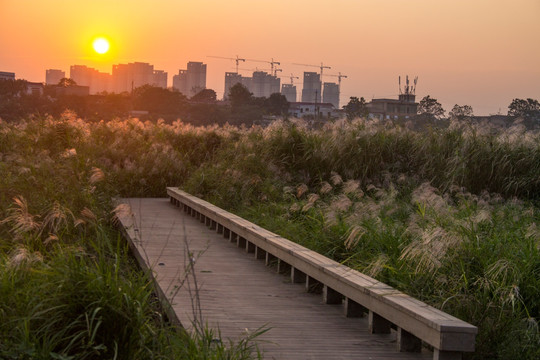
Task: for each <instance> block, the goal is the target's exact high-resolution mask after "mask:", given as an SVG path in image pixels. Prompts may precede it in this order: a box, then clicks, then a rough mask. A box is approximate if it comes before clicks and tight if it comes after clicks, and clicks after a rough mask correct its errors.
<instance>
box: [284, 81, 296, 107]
mask: <svg viewBox="0 0 540 360" xmlns="http://www.w3.org/2000/svg"><path fill="white" fill-rule="evenodd" d="M281 95H283V96H285V98H287V101H288V102H290V103H293V102H296V86H295V85H293V84H283V85H282V86H281Z"/></svg>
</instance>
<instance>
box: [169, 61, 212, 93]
mask: <svg viewBox="0 0 540 360" xmlns="http://www.w3.org/2000/svg"><path fill="white" fill-rule="evenodd" d="M173 88H175V89H177V90H178V91H180V92H181V93H182V94H184V95H186V96H188V97H192V96H193V95H195V94H197V93H198V92H200V91H201V90H203V89H206V64H203V63H202V62H195V61H190V62H188V63H187V70H179V71H178V75H174V76H173Z"/></svg>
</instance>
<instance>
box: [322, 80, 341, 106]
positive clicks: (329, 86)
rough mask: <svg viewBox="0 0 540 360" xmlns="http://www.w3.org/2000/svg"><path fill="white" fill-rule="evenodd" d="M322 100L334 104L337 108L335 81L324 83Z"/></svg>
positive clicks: (337, 94)
mask: <svg viewBox="0 0 540 360" xmlns="http://www.w3.org/2000/svg"><path fill="white" fill-rule="evenodd" d="M323 88H324V91H323V102H324V103H330V104H332V105H334V108H336V109H339V85H338V84H336V83H328V82H325V83H324V87H323Z"/></svg>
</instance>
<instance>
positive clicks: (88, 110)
mask: <svg viewBox="0 0 540 360" xmlns="http://www.w3.org/2000/svg"><path fill="white" fill-rule="evenodd" d="M75 86H77V84H76V83H75V82H74V81H73V80H72V79H62V80H60V82H59V84H58V85H54V86H51V85H45V86H44V90H43V95H37V94H28V93H27V91H26V89H27V82H26V81H25V80H0V118H1V119H3V120H4V121H16V120H18V119H24V118H27V117H28V116H30V115H40V116H46V115H51V116H54V117H58V116H59V115H60V114H61V113H62V112H64V111H65V110H66V109H69V110H72V111H74V112H75V113H77V115H78V116H80V117H81V118H83V119H85V120H88V121H99V120H111V119H114V118H117V117H126V116H128V115H129V114H130V112H131V111H133V110H142V111H146V112H148V114H146V115H142V118H143V119H148V120H157V119H159V118H163V119H165V120H168V121H174V120H176V119H181V120H182V121H185V122H189V123H192V124H194V125H209V124H214V123H217V124H225V123H227V122H228V123H230V124H236V125H239V124H248V125H249V124H252V123H253V122H256V121H258V120H261V119H263V118H264V117H265V116H287V114H288V110H289V102H288V101H287V99H286V98H285V96H283V95H281V94H277V93H276V94H272V95H270V97H268V98H266V97H254V96H253V94H252V93H250V92H249V91H248V90H247V88H245V87H244V86H243V85H241V84H237V85H235V86H233V87H232V88H231V90H230V92H229V94H228V95H229V96H228V98H229V101H228V102H221V101H217V95H216V92H215V91H214V90H212V89H203V90H201V91H200V92H199V93H197V94H195V95H194V96H192V97H191V98H190V99H188V98H187V97H186V96H185V95H183V94H182V93H180V92H178V91H176V90H169V89H163V88H160V87H155V86H151V85H143V86H141V87H139V88H136V89H134V90H133V92H132V93H127V92H125V93H122V94H113V93H111V94H109V93H106V92H104V93H100V94H95V95H87V96H78V95H71V94H70V92H60V91H56V90H57V89H58V88H59V87H63V88H69V87H75Z"/></svg>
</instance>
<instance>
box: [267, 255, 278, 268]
mask: <svg viewBox="0 0 540 360" xmlns="http://www.w3.org/2000/svg"><path fill="white" fill-rule="evenodd" d="M277 261H278V258H277V257H275V256H274V255H272V254H270V253H269V252H266V261H265V263H266V266H274V265H276V264H277Z"/></svg>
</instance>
